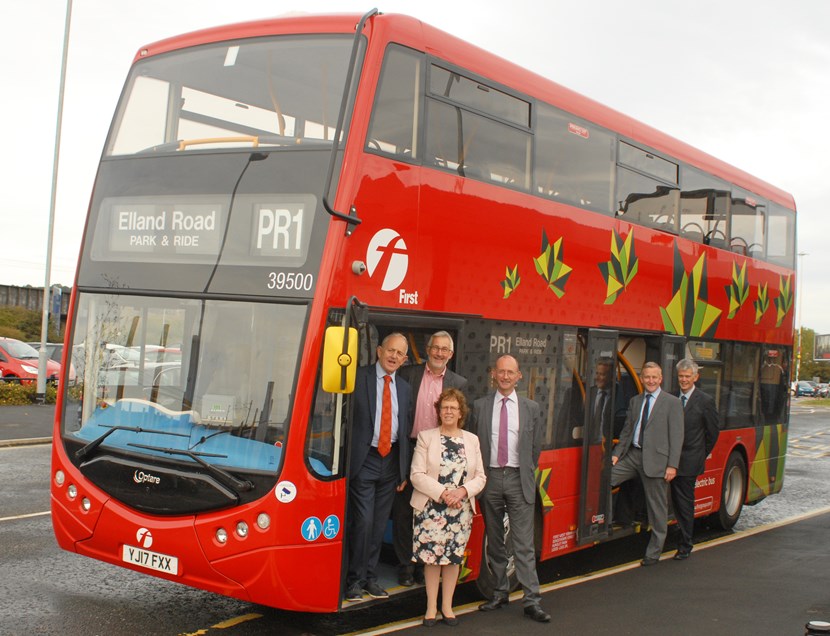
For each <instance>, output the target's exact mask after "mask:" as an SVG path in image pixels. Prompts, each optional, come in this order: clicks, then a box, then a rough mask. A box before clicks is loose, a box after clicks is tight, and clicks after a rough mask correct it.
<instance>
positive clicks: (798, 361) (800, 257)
mask: <svg viewBox="0 0 830 636" xmlns="http://www.w3.org/2000/svg"><path fill="white" fill-rule="evenodd" d="M805 256H807V252H799V253H798V272H797V274H798V353H797V357H796V359H795V381H796V382H798V380H799V379H800V377H801V336H802V333H803V331H804V316H803V315H802V314H801V299H802V297H803V295H802V293H801V288H802V285H801V281H802V280H803V279H804V257H805Z"/></svg>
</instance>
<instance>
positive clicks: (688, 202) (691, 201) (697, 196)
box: [680, 165, 730, 248]
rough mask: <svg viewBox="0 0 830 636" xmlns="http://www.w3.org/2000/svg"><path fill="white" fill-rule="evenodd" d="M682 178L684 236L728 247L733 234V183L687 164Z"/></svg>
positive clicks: (682, 234)
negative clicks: (730, 193) (730, 233)
mask: <svg viewBox="0 0 830 636" xmlns="http://www.w3.org/2000/svg"><path fill="white" fill-rule="evenodd" d="M682 177H683V191H682V192H681V194H680V235H681V236H683V237H685V238H688V239H691V240H693V241H697V242H699V243H704V244H706V245H711V246H712V247H719V248H725V247H726V237H727V235H728V234H729V190H730V186H729V184H727V183H726V182H725V181H721V180H720V179H716V178H715V177H713V176H711V175H709V174H706V173H704V172H701V171H700V170H696V169H694V168H691V167H689V166H685V165H684V166H683V173H682Z"/></svg>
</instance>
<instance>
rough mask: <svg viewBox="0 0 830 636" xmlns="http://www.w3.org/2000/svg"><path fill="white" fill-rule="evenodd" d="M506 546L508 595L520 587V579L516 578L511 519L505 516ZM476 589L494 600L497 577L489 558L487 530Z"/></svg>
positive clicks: (482, 545) (482, 543)
mask: <svg viewBox="0 0 830 636" xmlns="http://www.w3.org/2000/svg"><path fill="white" fill-rule="evenodd" d="M504 544H505V548H506V549H507V588H508V594H509V593H510V592H512V591H513V590H515V589H516V588H517V587H519V579H518V578H516V562H515V560H514V558H513V548H512V544H511V541H510V519H509V518H508V517H507V515H505V516H504ZM476 587H477V588H478V591H479V593H480V594H481V595H482V596H483V597H484V598H487V599H492V598H493V593H494V592H495V589H496V577H495V576H494V575H493V570H492V569H491V567H490V561H489V560H488V558H487V531H486V528H485V532H484V539H483V540H482V542H481V569H480V570H479V573H478V578H477V579H476Z"/></svg>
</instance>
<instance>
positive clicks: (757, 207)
mask: <svg viewBox="0 0 830 636" xmlns="http://www.w3.org/2000/svg"><path fill="white" fill-rule="evenodd" d="M730 212H731V221H732V231H731V234H730V237H729V248H730V249H731V250H732V251H733V252H735V253H737V254H742V255H743V256H751V257H753V258H764V255H765V253H766V249H765V243H766V241H765V239H764V230H765V223H766V216H767V202H766V200H764V199H761V198H760V197H757V196H755V195H754V194H752V193H750V192H747V191H746V190H741V189H740V188H732V205H731V206H730Z"/></svg>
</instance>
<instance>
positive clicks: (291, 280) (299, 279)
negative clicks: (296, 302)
mask: <svg viewBox="0 0 830 636" xmlns="http://www.w3.org/2000/svg"><path fill="white" fill-rule="evenodd" d="M312 287H314V274H303V273H302V272H270V273H269V274H268V289H278V290H286V291H292V290H293V291H311V288H312Z"/></svg>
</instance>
